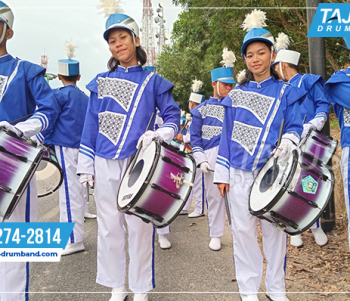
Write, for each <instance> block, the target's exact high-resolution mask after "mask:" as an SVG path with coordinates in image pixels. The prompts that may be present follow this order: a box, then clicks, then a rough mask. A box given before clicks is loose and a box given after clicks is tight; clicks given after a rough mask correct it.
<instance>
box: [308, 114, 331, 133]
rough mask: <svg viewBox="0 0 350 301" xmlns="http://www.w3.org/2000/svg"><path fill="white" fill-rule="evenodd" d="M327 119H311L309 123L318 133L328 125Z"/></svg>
mask: <svg viewBox="0 0 350 301" xmlns="http://www.w3.org/2000/svg"><path fill="white" fill-rule="evenodd" d="M326 121H327V118H326V117H317V118H314V119H311V120H310V121H309V122H308V123H310V124H312V125H313V126H314V127H315V128H316V129H317V130H318V131H320V130H322V128H323V126H324V124H325V123H326Z"/></svg>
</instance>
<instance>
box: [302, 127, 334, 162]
mask: <svg viewBox="0 0 350 301" xmlns="http://www.w3.org/2000/svg"><path fill="white" fill-rule="evenodd" d="M313 137H315V138H317V139H318V140H320V141H321V142H319V141H317V140H316V139H313ZM322 142H323V143H324V144H323V143H322ZM336 147H337V142H336V141H335V140H333V139H331V138H329V137H326V136H324V135H323V134H322V133H319V132H316V131H312V132H311V133H310V134H309V136H307V138H306V140H305V141H304V142H303V144H302V145H301V146H300V149H301V150H302V151H303V152H304V153H307V154H309V155H311V156H313V157H314V158H316V159H318V160H320V161H321V162H323V163H324V164H327V163H328V161H329V160H330V159H331V158H332V156H333V154H334V152H335V149H336Z"/></svg>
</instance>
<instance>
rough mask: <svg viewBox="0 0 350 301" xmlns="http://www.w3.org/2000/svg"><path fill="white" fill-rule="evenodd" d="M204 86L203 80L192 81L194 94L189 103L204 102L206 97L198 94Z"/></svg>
mask: <svg viewBox="0 0 350 301" xmlns="http://www.w3.org/2000/svg"><path fill="white" fill-rule="evenodd" d="M202 86H203V82H202V81H201V80H197V79H195V80H193V81H192V92H191V94H190V98H189V100H188V102H190V101H193V102H195V103H201V102H203V101H204V98H205V96H204V95H202V94H199V93H198V92H199V90H200V89H201V88H202Z"/></svg>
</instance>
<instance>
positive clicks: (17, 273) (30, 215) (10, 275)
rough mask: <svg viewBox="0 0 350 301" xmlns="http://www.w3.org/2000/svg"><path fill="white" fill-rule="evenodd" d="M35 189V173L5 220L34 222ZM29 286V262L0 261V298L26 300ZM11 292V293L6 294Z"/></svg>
mask: <svg viewBox="0 0 350 301" xmlns="http://www.w3.org/2000/svg"><path fill="white" fill-rule="evenodd" d="M37 205H38V199H37V191H36V178H35V175H34V177H33V178H32V180H31V181H30V183H29V185H28V188H27V189H26V190H25V191H24V193H23V195H22V197H21V199H20V201H19V203H18V204H17V207H16V208H15V210H14V211H13V213H12V215H11V216H10V218H9V219H8V220H5V222H13V223H14V222H36V221H37V209H38V208H37ZM28 288H29V262H0V300H1V301H26V300H28ZM6 292H11V293H13V294H6Z"/></svg>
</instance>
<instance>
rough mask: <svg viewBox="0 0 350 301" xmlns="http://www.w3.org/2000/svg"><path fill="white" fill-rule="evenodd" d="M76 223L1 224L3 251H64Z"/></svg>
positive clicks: (0, 236) (0, 240) (0, 247)
mask: <svg viewBox="0 0 350 301" xmlns="http://www.w3.org/2000/svg"><path fill="white" fill-rule="evenodd" d="M74 225H75V223H0V251H1V249H10V248H21V249H28V248H33V249H39V248H40V249H51V248H52V249H59V248H61V249H64V248H65V247H66V244H67V241H68V238H69V236H70V234H71V233H72V231H73V227H74Z"/></svg>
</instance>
